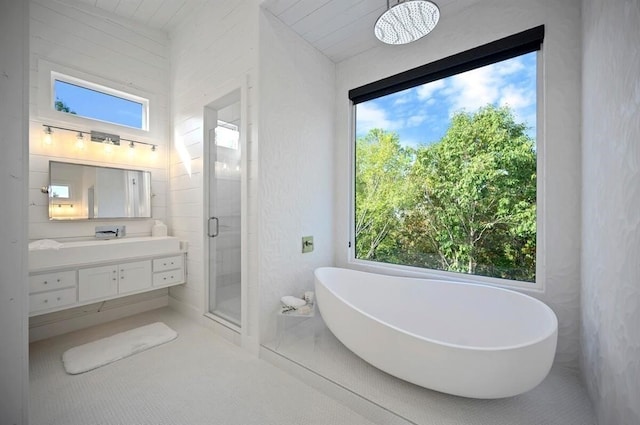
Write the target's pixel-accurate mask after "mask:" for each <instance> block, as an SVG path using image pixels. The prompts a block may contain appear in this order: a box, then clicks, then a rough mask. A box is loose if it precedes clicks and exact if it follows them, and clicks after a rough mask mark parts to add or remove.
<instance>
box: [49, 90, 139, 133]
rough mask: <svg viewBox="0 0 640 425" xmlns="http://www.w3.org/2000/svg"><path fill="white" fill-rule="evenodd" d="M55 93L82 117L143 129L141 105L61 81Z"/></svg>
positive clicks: (57, 97)
mask: <svg viewBox="0 0 640 425" xmlns="http://www.w3.org/2000/svg"><path fill="white" fill-rule="evenodd" d="M54 92H55V96H56V99H59V100H61V101H63V102H64V103H65V104H66V105H67V106H69V108H70V109H71V110H72V111H74V112H75V113H76V114H78V115H80V116H83V117H87V118H93V119H97V120H100V121H107V122H111V123H115V124H121V125H126V126H129V127H134V128H142V108H143V105H142V104H140V103H137V102H133V101H131V100H128V99H123V98H121V97H117V96H112V95H110V94H107V93H102V92H99V91H95V90H91V89H88V88H85V87H80V86H76V85H74V84H70V83H67V82H64V81H59V80H56V81H55V84H54Z"/></svg>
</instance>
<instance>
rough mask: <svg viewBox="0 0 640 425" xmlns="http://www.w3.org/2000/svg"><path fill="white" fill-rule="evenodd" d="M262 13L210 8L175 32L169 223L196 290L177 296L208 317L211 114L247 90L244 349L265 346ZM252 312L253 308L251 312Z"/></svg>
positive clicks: (232, 6)
mask: <svg viewBox="0 0 640 425" xmlns="http://www.w3.org/2000/svg"><path fill="white" fill-rule="evenodd" d="M257 28H258V6H257V1H255V0H244V1H236V0H223V1H216V2H207V3H206V4H205V5H204V6H203V7H202V8H201V9H199V10H198V11H197V13H193V14H192V15H190V16H189V17H187V18H186V19H185V22H184V23H183V24H182V25H179V26H177V27H176V28H175V29H174V30H173V31H172V32H171V57H170V59H171V85H172V87H171V116H172V127H173V148H172V151H171V159H170V167H169V169H170V171H169V205H170V208H169V222H170V223H171V225H172V227H173V228H174V234H175V236H178V237H179V238H180V239H182V240H186V241H188V242H189V256H188V261H187V266H188V270H189V279H188V283H187V284H186V285H184V286H180V287H176V288H172V289H171V291H170V293H171V297H172V298H173V299H175V300H177V302H178V304H177V305H181V306H183V307H185V306H186V307H187V308H189V309H190V310H191V311H193V312H196V313H197V314H201V313H203V312H204V310H205V305H206V300H205V297H206V285H207V282H206V281H205V276H206V270H205V266H206V262H205V261H203V260H204V256H205V253H206V246H205V245H204V244H205V243H208V238H207V237H206V227H205V226H206V219H205V218H206V216H205V208H204V205H203V199H204V178H203V172H204V158H203V157H204V142H203V139H204V137H203V136H204V134H203V133H204V130H203V113H204V107H205V106H206V105H208V104H209V103H211V102H213V101H215V100H217V99H218V98H220V97H222V96H224V95H226V94H227V93H229V92H231V91H233V90H234V89H237V88H240V87H244V90H245V91H246V93H245V96H246V102H245V104H244V105H243V106H242V107H243V108H246V111H247V116H248V120H247V121H248V122H247V128H248V131H247V133H248V134H247V135H246V137H247V148H248V151H247V152H246V153H245V155H247V160H248V165H247V168H248V170H247V177H248V195H247V196H248V205H247V211H248V226H247V227H248V229H247V230H248V239H249V243H248V244H249V248H248V276H247V278H248V284H249V290H248V291H245V292H247V293H248V296H249V297H248V298H247V299H246V300H245V301H244V304H243V308H244V309H245V314H247V313H248V316H245V323H244V324H243V331H242V336H243V342H245V343H247V344H251V345H253V346H254V348H255V345H256V342H257V332H258V330H257V326H258V323H257V318H256V317H255V315H254V314H253V312H255V311H256V310H257V295H256V293H257V289H256V288H257V273H258V270H257V265H256V264H257V263H256V262H257V256H258V251H257V248H256V247H257V230H256V229H257V227H256V224H255V223H256V219H257V196H256V193H257V192H256V187H257V186H256V185H257V183H256V177H257V154H258V152H257V137H256V127H257V125H256V112H257V108H256V107H255V99H256V96H257V93H256V89H257V88H256V85H255V83H256V81H255V80H256V77H255V76H256V73H257V69H256V66H257V64H256V61H257V59H256V58H257V56H256V55H257V52H256V44H257V37H258V36H257ZM247 306H248V308H247Z"/></svg>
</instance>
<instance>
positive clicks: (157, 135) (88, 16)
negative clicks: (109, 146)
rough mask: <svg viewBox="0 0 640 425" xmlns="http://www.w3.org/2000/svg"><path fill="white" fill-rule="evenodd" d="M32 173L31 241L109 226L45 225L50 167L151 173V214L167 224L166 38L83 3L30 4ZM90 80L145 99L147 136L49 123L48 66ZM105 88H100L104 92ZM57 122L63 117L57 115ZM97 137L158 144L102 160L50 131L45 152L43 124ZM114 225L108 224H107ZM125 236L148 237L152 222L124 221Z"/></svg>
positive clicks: (100, 153)
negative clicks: (77, 166)
mask: <svg viewBox="0 0 640 425" xmlns="http://www.w3.org/2000/svg"><path fill="white" fill-rule="evenodd" d="M30 44H31V45H30V52H31V54H30V86H31V90H30V114H29V118H30V166H29V171H30V175H29V238H30V239H32V240H33V239H42V238H52V239H64V238H77V237H93V235H94V228H95V226H98V225H104V224H109V222H108V221H106V222H105V221H100V220H98V221H81V222H75V223H69V222H63V223H61V222H51V221H49V219H48V208H47V202H48V199H47V195H46V194H43V193H41V192H40V188H41V187H42V186H47V185H48V179H49V169H48V164H49V160H56V161H67V162H78V163H87V164H93V165H104V166H109V167H120V168H132V169H142V170H147V171H151V174H152V192H153V193H154V195H155V196H154V197H153V199H152V213H153V216H154V218H157V219H163V220H164V219H166V217H167V214H166V209H167V190H168V189H167V186H168V185H167V180H168V173H167V164H168V162H167V161H168V148H169V146H170V143H169V140H168V139H169V112H168V93H169V39H168V36H167V34H166V33H164V32H161V31H156V30H151V29H147V28H145V27H144V26H141V25H136V24H133V23H132V22H131V21H128V20H126V19H124V18H120V17H117V16H115V15H111V14H109V13H108V12H106V11H104V10H98V9H97V8H94V7H92V6H90V5H88V4H86V3H85V4H83V3H81V2H71V1H70V2H64V1H60V0H53V1H51V0H31V1H30ZM49 63H51V64H54V66H59V67H62V68H63V69H65V68H68V69H69V70H70V72H71V71H75V72H79V73H81V74H86V75H87V76H88V77H94V78H96V79H98V80H97V82H98V83H100V82H103V81H104V82H109V83H113V85H114V86H115V87H114V88H116V89H120V90H122V91H127V90H131V91H134V93H136V94H137V93H138V92H141V93H143V94H146V95H148V96H149V98H150V117H149V121H150V131H149V132H148V133H144V132H142V131H139V130H126V129H123V128H117V126H109V125H105V124H100V123H95V122H94V123H91V122H88V120H81V119H79V118H77V117H68V116H67V117H65V118H64V119H65V120H67V121H61V120H55V119H51V118H50V116H48V115H47V116H45V113H44V112H42V109H43V105H42V104H43V102H46V100H45V101H43V99H46V98H47V95H46V91H47V90H48V87H47V86H46V85H47V83H48V78H49V77H48V71H47V70H46V68H47V66H48V64H49ZM104 85H106V84H104ZM60 115H61V114H60ZM43 123H47V124H52V125H57V126H60V127H67V128H73V129H76V128H77V129H80V130H84V131H90V130H100V131H107V132H111V133H116V134H119V135H120V136H121V137H125V138H129V139H132V140H140V141H143V142H149V143H154V144H158V146H159V149H158V152H157V155H156V157H155V158H152V156H151V153H150V149H149V148H146V147H143V146H138V148H137V150H136V154H135V156H133V157H131V156H130V155H129V152H128V150H129V149H128V147H127V146H126V145H123V146H122V147H121V148H114V152H113V153H112V154H105V153H104V150H103V148H102V146H101V145H99V144H97V143H93V142H90V141H88V136H85V137H86V138H87V141H86V142H85V148H84V149H82V150H79V149H77V148H76V147H75V137H76V135H75V133H72V132H64V131H60V130H55V129H54V143H53V145H51V146H45V145H44V144H43V143H42V140H43V135H44V133H43V127H42V124H43ZM111 223H113V222H111ZM119 223H122V224H125V225H126V226H127V234H128V235H130V236H131V235H140V236H142V235H149V234H150V233H151V226H152V224H153V221H152V220H123V221H119Z"/></svg>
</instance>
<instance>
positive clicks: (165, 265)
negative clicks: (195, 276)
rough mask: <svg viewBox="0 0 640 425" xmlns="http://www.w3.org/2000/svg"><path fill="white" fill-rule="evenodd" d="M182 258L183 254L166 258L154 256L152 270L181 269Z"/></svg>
mask: <svg viewBox="0 0 640 425" xmlns="http://www.w3.org/2000/svg"><path fill="white" fill-rule="evenodd" d="M183 258H184V256H183V255H176V256H174V257H166V258H156V259H155V260H153V271H154V272H162V271H165V270H173V269H181V268H182V265H183ZM154 284H155V281H154Z"/></svg>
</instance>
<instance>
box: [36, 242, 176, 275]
mask: <svg viewBox="0 0 640 425" xmlns="http://www.w3.org/2000/svg"><path fill="white" fill-rule="evenodd" d="M179 251H180V241H179V240H178V238H176V237H173V236H163V237H150V236H145V237H133V238H122V239H109V240H99V239H93V240H85V241H73V242H63V243H62V244H61V245H60V246H59V247H58V248H57V249H36V250H30V251H29V270H30V271H32V272H33V271H40V270H46V269H50V268H59V267H64V266H75V265H79V264H89V263H96V262H105V261H118V260H122V259H127V260H128V259H131V258H135V257H143V256H153V255H162V254H171V253H176V252H179Z"/></svg>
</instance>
